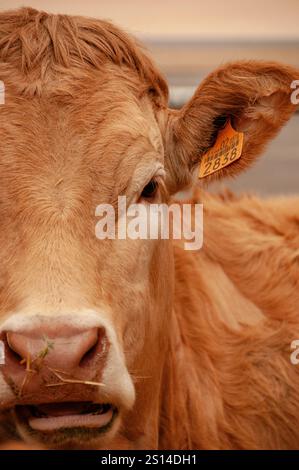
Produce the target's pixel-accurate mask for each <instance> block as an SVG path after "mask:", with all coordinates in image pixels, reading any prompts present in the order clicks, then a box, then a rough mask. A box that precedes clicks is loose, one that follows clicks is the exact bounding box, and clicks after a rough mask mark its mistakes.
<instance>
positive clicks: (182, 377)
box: [159, 259, 222, 449]
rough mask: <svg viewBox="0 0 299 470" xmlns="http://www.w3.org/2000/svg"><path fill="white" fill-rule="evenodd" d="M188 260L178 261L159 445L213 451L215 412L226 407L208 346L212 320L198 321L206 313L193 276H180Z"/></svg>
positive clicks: (162, 399)
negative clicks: (194, 292) (214, 374)
mask: <svg viewBox="0 0 299 470" xmlns="http://www.w3.org/2000/svg"><path fill="white" fill-rule="evenodd" d="M185 261H186V259H183V260H180V259H176V296H175V303H174V309H173V314H172V325H171V327H170V328H169V332H170V334H169V349H168V352H167V354H166V357H165V366H164V372H163V379H162V384H161V412H160V416H161V422H160V436H159V446H160V447H162V448H163V447H164V448H177V449H184V448H191V449H192V448H193V449H194V448H211V447H214V446H215V447H217V446H218V445H219V442H218V438H217V423H216V414H217V408H218V410H219V408H221V406H222V403H221V399H220V395H219V390H218V387H217V378H216V377H214V376H213V374H212V373H211V371H212V370H215V368H214V367H213V365H212V364H211V359H210V356H209V353H208V351H207V350H206V348H205V343H206V340H208V341H209V342H210V338H209V335H210V325H209V321H206V320H205V318H202V321H198V319H199V316H200V314H201V312H204V311H205V309H204V308H200V306H199V305H198V303H197V302H194V298H195V296H194V295H192V289H193V288H194V282H195V280H194V277H193V275H192V273H190V274H191V275H186V274H188V273H186V272H184V273H183V272H182V273H181V274H182V275H181V276H180V269H181V266H180V265H178V264H177V263H179V264H180V263H181V262H183V263H184V264H185ZM184 271H185V269H184ZM198 281H200V280H198ZM203 295H204V293H203ZM197 300H198V298H197ZM215 342H217V339H216V338H215Z"/></svg>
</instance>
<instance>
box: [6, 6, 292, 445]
mask: <svg viewBox="0 0 299 470" xmlns="http://www.w3.org/2000/svg"><path fill="white" fill-rule="evenodd" d="M296 78H299V72H298V71H296V70H294V69H292V68H291V67H287V66H282V65H279V64H274V63H257V62H244V63H243V62H238V63H232V64H229V65H227V66H224V67H222V68H220V69H218V70H216V71H215V72H214V73H212V74H211V75H210V76H209V77H208V78H207V79H206V80H205V81H204V82H203V83H202V84H201V85H200V86H199V88H198V90H197V91H196V93H195V95H194V97H193V98H192V99H191V101H190V102H189V103H188V104H186V105H185V106H184V107H183V108H182V109H181V110H179V111H175V110H170V109H168V107H167V106H168V105H167V103H168V96H167V85H166V83H165V81H164V79H163V78H162V76H161V75H160V74H159V72H158V71H157V70H156V68H155V67H154V65H153V64H152V62H151V61H150V60H149V59H148V57H147V56H146V55H145V53H144V52H143V51H142V49H141V48H140V47H139V46H138V45H137V44H136V42H135V41H134V40H133V39H132V38H130V37H128V36H127V35H126V34H124V33H123V32H122V31H120V30H119V29H117V28H116V27H114V26H113V25H112V24H110V23H108V22H104V21H99V20H92V19H85V18H81V17H69V16H63V15H48V14H46V13H44V12H38V11H35V10H32V9H21V10H18V11H12V12H8V13H2V14H1V15H0V79H1V80H2V81H3V83H4V85H5V103H4V105H1V106H0V224H1V230H0V256H1V264H0V327H1V330H0V331H1V336H0V339H1V340H2V342H3V344H4V345H5V364H4V365H2V366H1V370H0V406H1V409H2V415H1V423H2V428H3V431H2V436H3V438H5V439H9V438H13V437H14V435H15V434H14V433H15V430H16V432H17V434H18V435H19V436H20V438H21V439H22V440H24V441H26V442H28V443H29V444H30V445H32V446H36V445H41V446H43V445H46V446H48V447H51V448H119V449H123V448H134V449H138V448H161V449H162V448H177V449H194V448H200V449H202V448H213V449H224V448H228V449H234V448H236V449H244V448H286V447H291V448H295V447H299V429H298V420H299V404H297V398H298V393H297V389H298V388H299V375H298V371H297V369H296V366H295V365H293V364H292V363H291V361H290V353H291V349H290V345H291V342H292V341H293V340H294V339H297V338H299V289H298V287H299V264H298V260H299V236H298V228H299V218H298V211H297V207H298V204H299V199H298V198H297V199H296V198H293V199H292V198H290V199H283V198H281V199H275V200H267V201H263V202H261V201H260V200H258V199H256V198H251V197H243V198H240V199H238V198H234V197H233V196H232V195H223V196H219V197H212V196H209V195H208V194H205V193H204V192H201V193H198V194H195V197H194V201H193V202H198V201H200V202H203V204H204V207H205V219H204V222H205V225H204V230H205V231H204V236H205V241H204V248H203V249H202V250H199V251H198V252H195V253H194V252H191V251H185V250H183V248H182V242H181V241H177V242H176V243H175V244H174V242H173V241H171V240H162V239H161V240H139V239H137V240H132V239H126V240H110V239H106V240H101V241H100V240H98V239H97V238H96V237H95V231H94V228H95V224H96V218H95V208H96V207H97V205H98V204H100V203H102V202H103V203H106V202H107V203H110V204H112V205H113V207H114V206H115V205H116V201H117V198H118V196H119V195H125V196H127V198H128V199H129V200H130V201H131V202H136V201H138V202H139V203H140V204H142V205H144V206H146V207H147V208H148V207H149V206H150V204H151V203H153V202H157V201H158V202H161V201H162V202H166V203H169V202H170V200H171V199H170V198H171V195H173V194H174V193H176V192H177V191H178V190H180V189H182V188H184V187H187V186H188V185H189V186H190V184H191V182H192V181H194V178H195V179H196V172H197V168H198V164H199V163H200V161H201V158H202V156H203V154H204V153H205V152H206V151H207V150H208V149H209V148H210V147H211V146H212V145H213V143H214V141H215V138H216V136H217V133H218V131H219V129H220V126H221V122H222V121H223V119H224V118H225V119H226V118H228V117H229V118H230V119H231V121H232V124H233V126H234V127H235V128H236V129H237V130H238V131H242V132H243V133H244V144H243V150H242V156H241V158H240V159H239V160H236V161H234V162H233V163H232V164H230V165H228V166H226V167H225V168H223V169H222V170H221V171H219V172H217V173H216V175H217V176H225V175H229V174H235V173H237V172H238V171H240V170H242V169H245V168H247V166H248V165H249V164H250V163H251V162H253V161H254V160H255V158H256V157H257V156H258V155H259V154H260V153H261V151H262V149H263V147H264V145H265V144H266V142H267V141H268V140H269V139H270V138H272V137H274V136H275V134H276V133H277V132H278V130H279V129H280V128H281V126H282V125H283V124H284V123H285V122H286V121H287V119H288V118H289V117H290V116H291V114H292V113H293V111H294V110H295V106H294V105H293V104H292V103H291V99H290V94H291V91H292V89H291V88H290V87H291V83H292V82H293V80H294V79H296ZM164 170H165V171H164Z"/></svg>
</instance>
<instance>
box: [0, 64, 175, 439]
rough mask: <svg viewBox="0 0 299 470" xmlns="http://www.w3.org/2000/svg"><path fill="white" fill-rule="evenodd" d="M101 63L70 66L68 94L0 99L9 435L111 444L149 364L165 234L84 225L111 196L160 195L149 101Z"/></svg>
mask: <svg viewBox="0 0 299 470" xmlns="http://www.w3.org/2000/svg"><path fill="white" fill-rule="evenodd" d="M113 72H114V73H115V75H117V68H116V67H115V69H114V70H113V68H111V70H110V73H109V74H108V72H107V74H105V73H103V70H102V72H101V73H98V74H97V76H96V75H95V74H93V75H90V77H86V76H84V79H82V80H78V81H77V82H76V83H75V84H74V86H73V88H71V89H69V91H70V92H72V97H71V98H69V97H66V96H65V95H64V96H63V97H61V95H60V94H59V90H54V87H52V86H50V87H49V95H48V96H47V92H46V91H45V93H44V95H43V97H42V98H33V99H31V100H29V99H26V98H23V99H22V98H20V100H19V101H18V102H17V103H16V102H15V96H14V95H13V88H10V87H9V86H7V87H6V105H5V107H3V109H1V117H0V119H1V126H0V127H1V143H0V146H1V149H0V168H1V170H0V220H1V230H0V258H1V266H0V275H1V277H0V278H1V287H0V315H1V317H0V319H1V339H2V341H3V342H4V344H5V365H4V366H3V367H2V368H1V376H0V383H1V386H0V387H1V388H0V390H1V402H2V403H3V404H4V405H5V404H6V405H7V406H8V407H10V408H13V409H14V416H15V421H16V423H17V427H18V430H19V432H20V433H21V435H22V436H23V437H25V438H28V437H30V439H34V440H36V441H41V442H45V443H46V444H47V445H50V446H51V445H52V446H54V445H63V446H66V445H76V446H78V445H79V443H80V444H81V445H87V443H88V445H92V446H99V445H101V442H105V443H106V442H107V440H109V442H110V445H112V446H113V445H114V444H113V441H112V443H111V439H112V437H113V436H114V435H115V434H116V431H117V429H118V428H119V425H120V423H121V421H122V417H123V415H125V414H126V413H127V412H128V410H130V409H131V408H132V406H133V404H134V400H135V393H136V391H135V387H134V382H137V390H138V381H139V382H140V380H141V379H142V378H144V377H148V378H150V379H151V381H149V379H148V378H147V379H146V382H145V386H143V387H142V390H140V394H141V395H142V400H146V399H147V394H150V393H151V388H152V385H151V386H150V387H148V386H147V383H148V384H153V383H156V382H157V379H158V377H159V376H160V373H161V367H162V361H161V360H160V358H161V354H163V349H164V340H163V336H165V337H166V335H164V334H163V333H164V332H165V330H166V328H167V322H168V318H167V317H168V315H169V312H170V310H171V292H172V275H171V273H172V268H171V262H172V258H171V256H170V252H169V249H168V245H169V244H168V242H167V241H158V240H139V239H137V240H132V239H125V240H123V239H119V240H118V239H116V240H110V239H106V240H99V239H98V238H97V237H96V234H95V232H96V230H95V229H96V224H97V222H98V219H97V218H96V216H95V212H96V207H97V206H98V205H100V204H102V203H105V204H107V203H109V204H111V205H112V206H113V207H114V208H115V214H116V222H117V221H118V214H117V202H118V196H119V195H122V196H126V198H127V204H128V205H129V204H132V203H134V202H138V203H140V204H142V205H144V206H145V207H147V206H148V205H149V204H150V203H152V202H154V201H155V202H159V201H164V202H165V197H166V191H165V189H164V184H165V183H164V177H165V176H164V170H163V169H164V149H163V142H162V137H161V131H160V128H159V126H158V124H157V119H156V115H155V112H154V109H153V105H152V102H151V100H150V98H149V97H148V96H147V95H144V96H143V97H140V96H139V97H137V96H136V94H135V93H134V92H133V91H132V90H131V89H130V86H129V84H128V81H127V80H126V78H125V77H126V74H121V73H120V72H118V74H119V76H118V77H117V78H113ZM104 76H105V78H104ZM108 77H109V79H108ZM120 77H121V78H120ZM60 86H61V87H63V86H64V85H63V84H60ZM116 228H117V223H116ZM148 403H149V407H148V410H147V412H148V413H150V411H151V410H150V403H151V401H150V399H149V398H148ZM140 420H143V417H142V413H141V414H140ZM134 426H136V428H138V426H141V429H142V428H144V424H141V423H137V424H135V425H134ZM127 431H128V430H127ZM137 431H138V429H133V431H132V432H133V433H134V432H135V433H136V432H137ZM142 431H144V429H142ZM137 434H138V433H137ZM115 445H116V444H115Z"/></svg>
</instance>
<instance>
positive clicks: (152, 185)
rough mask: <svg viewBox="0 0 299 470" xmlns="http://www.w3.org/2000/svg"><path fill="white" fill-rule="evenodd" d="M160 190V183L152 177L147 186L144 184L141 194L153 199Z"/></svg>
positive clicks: (145, 197) (142, 196)
mask: <svg viewBox="0 0 299 470" xmlns="http://www.w3.org/2000/svg"><path fill="white" fill-rule="evenodd" d="M157 191H158V183H157V181H156V180H154V179H152V180H150V182H149V183H147V185H146V186H144V188H143V191H142V193H141V195H140V197H141V198H143V199H152V198H154V197H155V195H156V194H157Z"/></svg>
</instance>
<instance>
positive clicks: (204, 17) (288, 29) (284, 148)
mask: <svg viewBox="0 0 299 470" xmlns="http://www.w3.org/2000/svg"><path fill="white" fill-rule="evenodd" d="M20 6H31V7H34V8H37V9H43V10H46V11H49V12H54V13H68V14H80V15H86V16H93V17H98V18H104V19H110V20H112V21H113V22H114V23H116V24H118V25H119V26H121V27H123V28H124V29H126V30H127V31H128V32H131V33H133V34H134V35H135V36H137V37H138V38H140V39H141V40H142V41H143V42H144V43H145V45H146V47H147V48H148V49H149V51H150V53H151V55H152V56H153V58H154V59H155V61H156V63H157V64H158V65H159V66H160V68H161V70H162V72H163V73H164V75H166V77H167V78H168V81H169V83H170V85H171V96H172V102H173V103H174V104H178V105H179V104H181V102H182V101H183V100H184V99H186V98H187V96H189V95H190V94H191V93H192V92H193V89H194V87H195V86H196V85H197V84H198V83H199V82H200V80H202V78H203V77H204V76H205V75H206V74H207V73H209V72H210V71H211V70H213V69H214V68H215V67H217V66H218V65H220V64H223V63H225V62H227V61H232V60H240V59H259V60H276V61H281V62H285V63H288V64H291V65H294V66H297V67H298V68H299V0H284V1H280V0H250V1H246V2H242V1H240V0H226V1H222V0H27V1H24V0H23V1H19V0H0V10H6V9H11V8H16V7H20ZM298 78H299V77H298ZM270 160H271V162H270ZM225 185H226V186H229V187H231V188H232V189H235V190H237V191H247V190H253V191H255V192H257V193H260V194H274V193H276V194H277V193H295V192H296V193H298V190H299V115H298V114H297V115H296V116H295V117H294V118H292V120H291V121H290V122H289V124H288V125H287V126H286V127H285V129H284V130H283V131H282V132H281V134H280V135H279V136H278V137H277V138H276V139H275V141H273V143H272V144H271V145H270V146H269V147H268V150H267V151H266V153H265V156H264V157H263V158H261V159H260V161H259V162H258V164H256V165H255V167H254V168H253V169H251V170H249V171H248V172H247V173H245V174H244V175H243V176H239V177H238V178H237V179H236V180H235V181H232V182H231V181H229V180H228V181H225ZM217 188H218V187H217Z"/></svg>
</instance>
